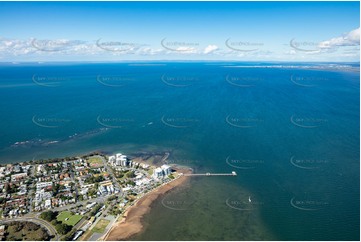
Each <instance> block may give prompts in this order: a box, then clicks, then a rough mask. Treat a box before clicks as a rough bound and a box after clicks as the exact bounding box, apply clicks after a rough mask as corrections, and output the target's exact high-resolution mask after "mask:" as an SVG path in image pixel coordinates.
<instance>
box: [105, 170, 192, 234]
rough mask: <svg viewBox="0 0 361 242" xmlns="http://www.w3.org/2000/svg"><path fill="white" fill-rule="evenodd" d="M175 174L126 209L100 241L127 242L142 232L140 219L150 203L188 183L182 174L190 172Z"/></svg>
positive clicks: (183, 171)
mask: <svg viewBox="0 0 361 242" xmlns="http://www.w3.org/2000/svg"><path fill="white" fill-rule="evenodd" d="M176 172H178V173H181V175H180V176H179V177H177V178H176V179H174V180H172V181H170V182H168V183H165V184H162V185H161V186H159V187H157V188H155V189H154V190H152V191H150V192H148V193H147V194H144V195H143V196H142V197H141V198H139V199H138V200H137V201H136V202H135V203H134V204H133V205H131V206H130V207H128V208H127V209H126V211H125V212H124V214H123V217H122V218H121V220H120V221H118V222H115V223H114V224H113V226H112V227H111V228H110V230H109V231H108V232H107V233H106V234H105V236H104V237H103V239H102V240H107V241H116V240H128V239H129V238H130V237H132V236H134V235H136V234H138V233H140V232H142V231H143V229H144V226H143V221H142V218H143V216H144V215H145V214H147V213H149V212H150V208H151V205H152V203H153V202H154V201H155V200H157V198H159V196H161V195H163V194H165V193H167V192H168V191H170V190H172V189H173V188H175V187H177V186H180V185H182V184H184V183H185V182H186V181H188V179H189V177H187V176H184V175H182V174H185V173H190V172H191V171H190V170H189V169H186V168H182V169H177V170H176Z"/></svg>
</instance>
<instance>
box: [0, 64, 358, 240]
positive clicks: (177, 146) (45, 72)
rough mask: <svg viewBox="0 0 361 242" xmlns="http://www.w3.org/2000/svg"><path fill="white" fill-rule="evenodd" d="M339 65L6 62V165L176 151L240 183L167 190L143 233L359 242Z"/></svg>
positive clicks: (351, 140)
mask: <svg viewBox="0 0 361 242" xmlns="http://www.w3.org/2000/svg"><path fill="white" fill-rule="evenodd" d="M331 64H332V65H331ZM331 64H330V63H324V64H322V66H326V67H329V68H310V67H320V64H315V63H307V64H304V63H303V64H302V63H286V64H285V63H232V62H229V63H197V62H194V63H181V62H179V63H161V62H157V63H132V64H128V63H112V64H110V63H97V64H95V63H94V64H75V63H73V64H19V65H13V64H2V65H1V66H0V110H1V116H2V117H1V119H0V133H1V137H0V162H1V163H7V162H16V161H25V160H31V159H36V158H48V157H61V156H66V155H76V154H79V153H80V154H81V153H86V152H89V151H94V150H102V151H107V152H117V151H121V152H124V153H131V152H137V151H141V150H148V151H149V150H155V151H165V150H168V151H171V152H172V155H171V157H170V159H171V161H172V162H174V163H178V164H181V165H187V166H191V167H192V168H194V169H195V170H196V171H201V172H230V171H233V170H234V171H236V172H237V173H238V176H237V177H228V178H226V177H224V178H218V177H212V178H210V177H207V178H196V179H193V180H191V181H190V183H189V184H188V185H187V186H185V187H184V188H180V189H179V190H176V191H173V192H171V193H170V194H167V195H166V196H165V197H163V198H161V199H159V201H157V202H156V203H155V204H154V205H153V209H152V211H151V213H150V214H148V215H147V216H146V217H145V222H146V224H147V226H146V230H145V232H144V233H142V234H140V235H138V236H136V237H135V238H134V239H140V240H175V239H180V240H207V239H208V240H224V239H227V240H274V239H277V240H359V234H360V232H359V227H360V225H359V214H360V211H359V202H360V201H359V189H360V187H359V176H360V174H359V171H360V161H359V151H360V150H359V147H360V143H359V138H360V137H359V133H360V130H359V122H360V120H359V118H360V113H359V110H360V106H359V97H360V96H359V95H360V88H359V87H360V83H359V79H360V75H359V71H357V70H356V71H355V70H353V69H352V70H350V68H346V69H345V68H344V69H343V68H340V69H337V68H333V66H335V65H338V64H337V63H331ZM342 65H344V64H342ZM347 65H349V66H351V67H352V68H356V69H357V68H359V65H358V64H352V63H348V64H347ZM305 66H307V68H305ZM75 134H76V135H75ZM24 141H28V142H27V143H26V144H23V145H15V146H14V143H16V142H24ZM54 141H56V143H49V142H54ZM249 200H250V201H251V202H250V201H249ZM172 208H173V209H172ZM165 231H167V232H165Z"/></svg>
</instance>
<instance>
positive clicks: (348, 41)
mask: <svg viewBox="0 0 361 242" xmlns="http://www.w3.org/2000/svg"><path fill="white" fill-rule="evenodd" d="M358 45H360V28H358V29H354V30H352V31H350V32H348V33H346V34H344V35H343V36H340V37H336V38H332V39H330V40H326V41H322V42H321V43H320V44H319V47H320V48H321V49H330V48H337V47H340V46H358Z"/></svg>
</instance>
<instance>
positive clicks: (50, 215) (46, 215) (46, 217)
mask: <svg viewBox="0 0 361 242" xmlns="http://www.w3.org/2000/svg"><path fill="white" fill-rule="evenodd" d="M56 216H58V212H53V211H50V210H49V211H45V212H42V213H41V214H40V218H42V219H44V220H46V221H48V222H50V221H51V220H54V219H56Z"/></svg>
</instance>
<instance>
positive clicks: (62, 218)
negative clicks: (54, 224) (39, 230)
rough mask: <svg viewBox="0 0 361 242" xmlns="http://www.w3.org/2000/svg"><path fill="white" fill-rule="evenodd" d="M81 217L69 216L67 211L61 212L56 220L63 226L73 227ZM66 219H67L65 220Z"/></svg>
mask: <svg viewBox="0 0 361 242" xmlns="http://www.w3.org/2000/svg"><path fill="white" fill-rule="evenodd" d="M82 217H83V216H81V215H71V213H70V212H69V211H63V212H61V213H60V214H59V215H58V217H57V218H56V220H58V221H61V222H63V223H64V224H67V225H71V226H74V225H76V224H77V223H78V222H79V221H80V220H81V219H82ZM66 218H69V219H68V220H66Z"/></svg>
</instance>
